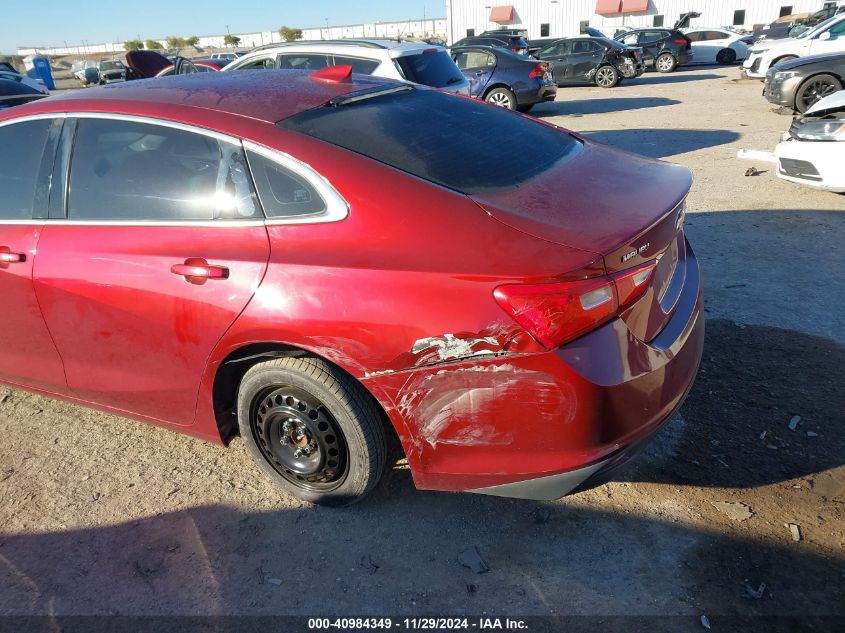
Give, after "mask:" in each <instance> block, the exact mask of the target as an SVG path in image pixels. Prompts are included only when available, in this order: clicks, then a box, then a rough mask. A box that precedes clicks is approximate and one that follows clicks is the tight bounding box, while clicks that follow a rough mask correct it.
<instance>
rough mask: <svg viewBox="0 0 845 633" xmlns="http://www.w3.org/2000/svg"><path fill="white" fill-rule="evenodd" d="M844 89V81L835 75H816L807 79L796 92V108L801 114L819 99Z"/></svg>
mask: <svg viewBox="0 0 845 633" xmlns="http://www.w3.org/2000/svg"><path fill="white" fill-rule="evenodd" d="M839 90H842V83H841V82H840V81H839V79H838V78H837V77H836V76H835V75H828V74H826V73H825V74H822V75H814V76H813V77H810V78H809V79H806V80H805V81H804V83H802V84H801V86H799V88H798V90H797V91H796V93H795V109H796V110H798V112H800V113H801V114H803V113H804V112H806V111H807V110H809V109H810V107H811V106H812V105H813V104H814V103H815V102H816V101H818V100H819V99H824V98H825V97H826V96H828V95H832V94H833V93H834V92H837V91H839Z"/></svg>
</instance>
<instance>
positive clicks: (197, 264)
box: [170, 257, 229, 286]
mask: <svg viewBox="0 0 845 633" xmlns="http://www.w3.org/2000/svg"><path fill="white" fill-rule="evenodd" d="M170 272H172V273H173V274H174V275H179V276H181V277H184V278H185V281H187V282H188V283H192V284H196V285H198V286H201V285H202V284H204V283H205V282H206V281H208V280H209V279H228V278H229V269H228V268H226V267H225V266H214V265H212V264H209V263H208V262H207V261H206V260H205V259H203V258H202V257H189V258H188V259H186V260H185V263H184V264H173V265H172V266H171V267H170Z"/></svg>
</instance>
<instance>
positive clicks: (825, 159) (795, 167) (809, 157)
mask: <svg viewBox="0 0 845 633" xmlns="http://www.w3.org/2000/svg"><path fill="white" fill-rule="evenodd" d="M775 159H776V160H777V167H778V168H777V173H778V176H779V177H780V178H783V179H784V180H789V181H791V182H795V183H799V184H802V185H805V186H807V187H812V188H814V189H823V190H825V191H833V192H837V193H845V169H843V166H845V91H842V90H840V91H839V92H837V93H835V94H832V95H830V96H828V97H825V98H824V99H821V100H819V101H817V102H816V103H815V104H813V105H812V106H811V107H810V108H809V109H808V110H807V112H806V113H805V114H804V115H803V116H802V117H799V118H797V119H795V120H794V121H793V122H792V126H791V127H790V128H789V133H788V135H787V137H786V138H785V140H783V141H782V142H781V143H780V144H778V146H777V147H776V148H775Z"/></svg>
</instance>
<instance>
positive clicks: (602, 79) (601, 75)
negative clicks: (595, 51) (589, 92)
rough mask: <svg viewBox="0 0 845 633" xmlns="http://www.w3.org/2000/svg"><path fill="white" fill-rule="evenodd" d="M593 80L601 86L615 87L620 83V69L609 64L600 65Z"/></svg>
mask: <svg viewBox="0 0 845 633" xmlns="http://www.w3.org/2000/svg"><path fill="white" fill-rule="evenodd" d="M593 81H594V82H595V84H596V85H597V86H598V87H599V88H613V87H614V86H615V85H616V84H618V83H619V71H618V70H616V69H615V68H614V67H613V66H610V65H607V64H605V65H604V66H599V69H598V70H597V71H596V75H595V77H593Z"/></svg>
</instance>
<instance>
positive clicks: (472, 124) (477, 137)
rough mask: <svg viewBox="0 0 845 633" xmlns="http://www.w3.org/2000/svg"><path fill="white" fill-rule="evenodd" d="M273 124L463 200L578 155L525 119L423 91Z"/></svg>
mask: <svg viewBox="0 0 845 633" xmlns="http://www.w3.org/2000/svg"><path fill="white" fill-rule="evenodd" d="M277 125H278V126H279V127H282V128H285V129H288V130H292V131H294V132H299V133H301V134H306V135H308V136H311V137H313V138H317V139H320V140H322V141H326V142H328V143H332V144H333V145H337V146H339V147H344V148H346V149H348V150H351V151H353V152H356V153H358V154H362V155H364V156H367V157H369V158H372V159H375V160H377V161H380V162H382V163H384V164H386V165H389V166H391V167H395V168H396V169H400V170H402V171H404V172H407V173H409V174H412V175H414V176H417V177H419V178H423V179H425V180H428V181H430V182H434V183H436V184H439V185H442V186H444V187H448V188H449V189H452V190H454V191H459V192H461V193H465V194H469V195H473V194H480V193H482V192H489V191H495V190H501V189H512V188H514V187H518V186H520V185H521V184H522V183H525V182H527V181H528V180H530V179H533V178H535V177H536V176H539V175H540V174H542V173H544V172H546V171H548V170H549V169H551V168H552V167H553V166H554V165H556V164H558V163H559V162H560V161H563V160H566V159H568V158H570V157H572V156H574V155H575V154H576V153H577V152H578V151H580V149H581V143H580V142H579V141H578V140H577V139H575V138H574V137H573V136H571V135H569V134H566V133H565V132H562V131H559V130H557V129H555V128H553V127H551V126H548V125H544V124H542V123H539V122H537V121H535V120H533V119H530V118H528V117H522V116H519V115H517V114H514V113H513V112H510V111H508V110H505V109H503V108H498V107H496V106H491V105H488V104H486V103H482V102H478V101H474V100H471V99H466V98H463V97H457V96H454V95H451V94H448V93H443V92H440V91H438V90H428V89H425V88H418V89H415V90H410V91H404V92H392V93H389V94H382V95H380V96H378V95H373V96H372V98H369V99H363V100H358V101H355V102H353V103H349V105H338V106H335V107H332V106H327V107H323V108H315V109H313V110H307V111H305V112H301V113H300V114H297V115H295V116H293V117H290V118H288V119H284V120H282V121H279V122H278V124H277ZM526 156H530V159H528V160H526V159H525V158H524V157H526ZM515 157H517V158H515Z"/></svg>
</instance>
